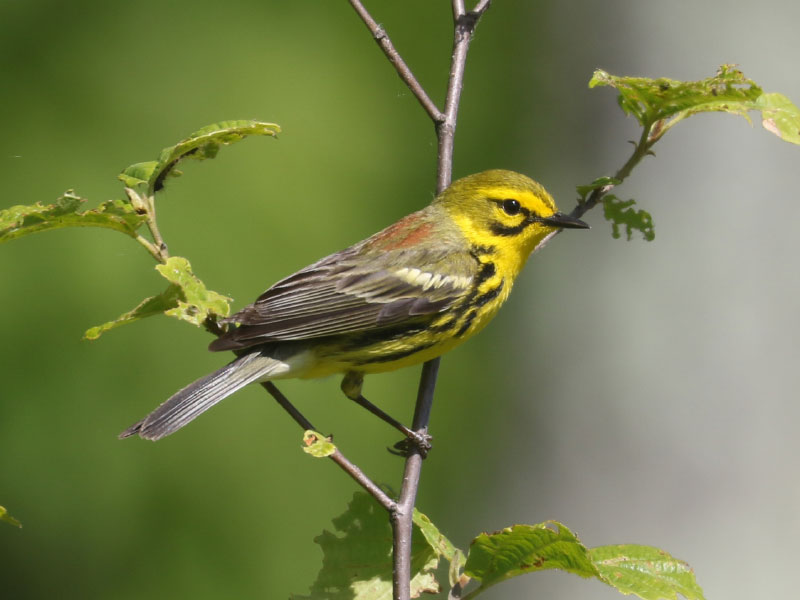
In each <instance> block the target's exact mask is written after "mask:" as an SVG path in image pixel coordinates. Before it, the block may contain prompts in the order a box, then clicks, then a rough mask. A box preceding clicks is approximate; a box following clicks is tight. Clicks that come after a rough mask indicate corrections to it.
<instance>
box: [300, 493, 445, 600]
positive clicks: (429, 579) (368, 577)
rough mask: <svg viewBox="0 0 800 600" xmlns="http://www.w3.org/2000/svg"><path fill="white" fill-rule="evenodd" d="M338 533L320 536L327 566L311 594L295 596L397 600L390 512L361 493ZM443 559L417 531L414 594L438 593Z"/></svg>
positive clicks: (340, 521)
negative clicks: (437, 571)
mask: <svg viewBox="0 0 800 600" xmlns="http://www.w3.org/2000/svg"><path fill="white" fill-rule="evenodd" d="M333 525H334V527H335V528H336V532H337V533H331V532H329V531H323V532H322V534H321V535H319V536H317V537H316V538H315V540H314V541H315V542H316V543H318V544H319V545H320V546H321V547H322V554H323V556H322V570H321V571H320V572H319V574H318V575H317V579H316V581H315V582H314V584H313V585H312V586H311V590H310V594H309V595H308V596H297V595H292V598H293V599H294V600H312V599H313V600H323V599H324V600H391V598H392V528H391V526H390V524H389V519H388V515H387V513H386V511H385V510H384V509H383V507H381V506H380V505H379V504H378V503H377V502H376V501H375V499H374V498H372V496H369V495H368V494H366V493H364V492H356V493H355V494H354V495H353V500H352V502H351V503H350V505H349V506H348V508H347V511H346V512H345V513H344V514H342V515H340V516H339V517H336V518H335V519H333ZM438 562H439V561H438V558H437V555H436V553H435V552H434V551H433V549H432V548H431V547H430V546H429V545H428V543H426V541H425V538H424V537H423V535H422V534H421V533H420V532H419V529H417V528H415V529H414V534H413V537H412V550H411V574H412V578H411V597H412V598H416V597H418V596H419V595H420V594H422V593H438V592H439V585H438V583H437V582H436V579H435V578H434V575H433V571H434V570H435V569H436V567H437V566H438Z"/></svg>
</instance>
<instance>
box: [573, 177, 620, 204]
mask: <svg viewBox="0 0 800 600" xmlns="http://www.w3.org/2000/svg"><path fill="white" fill-rule="evenodd" d="M620 183H622V181H621V180H619V179H615V178H614V177H598V178H597V179H595V180H594V181H593V182H592V183H590V184H588V185H576V186H575V189H577V190H578V195H580V197H581V201H583V200H586V196H588V195H589V194H591V193H592V192H593V191H595V190H598V189H603V188H607V189H611V188H612V187H614V186H615V185H619V184H620Z"/></svg>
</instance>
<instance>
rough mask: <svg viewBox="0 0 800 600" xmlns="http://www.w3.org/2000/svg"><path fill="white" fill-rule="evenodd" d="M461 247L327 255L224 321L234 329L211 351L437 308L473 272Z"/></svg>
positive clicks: (375, 323) (463, 287) (377, 323)
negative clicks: (366, 257)
mask: <svg viewBox="0 0 800 600" xmlns="http://www.w3.org/2000/svg"><path fill="white" fill-rule="evenodd" d="M459 250H460V248H454V247H453V246H451V245H448V244H442V245H440V246H438V247H436V248H433V249H431V248H425V249H402V250H389V251H386V252H380V253H375V254H374V255H372V256H369V257H368V258H369V260H366V261H365V260H364V255H363V254H358V247H357V246H354V247H352V248H348V249H347V250H343V251H342V252H339V253H336V254H332V255H331V256H328V257H326V258H324V259H322V260H321V261H319V262H317V263H314V264H313V265H310V266H309V267H306V268H305V269H303V270H301V271H298V272H297V273H295V274H293V275H290V276H289V277H287V278H286V279H283V280H282V281H279V282H278V283H276V284H275V285H274V286H272V287H271V288H270V289H268V290H267V291H266V292H264V293H263V294H262V295H261V296H260V297H259V298H258V300H256V301H255V302H254V303H253V304H251V305H250V306H247V307H245V308H244V309H242V310H241V311H239V312H238V313H236V314H235V315H233V316H232V317H230V318H229V319H227V320H228V321H229V322H234V323H238V324H239V327H238V328H237V329H235V330H233V331H231V332H229V333H227V334H225V335H224V336H222V337H220V338H218V339H217V340H215V341H214V342H213V343H212V344H211V346H210V349H211V350H233V349H240V348H246V347H248V346H253V345H256V344H260V343H264V342H266V341H271V340H301V339H310V338H318V337H323V336H329V335H337V334H343V333H349V332H354V331H362V330H364V329H369V328H373V327H383V326H387V325H392V324H396V323H400V322H402V321H406V320H409V319H419V318H421V317H423V316H424V315H429V314H434V313H438V312H441V311H442V310H445V309H446V308H448V307H449V306H451V305H452V304H453V303H454V302H455V301H457V300H458V299H459V298H461V297H463V295H464V294H465V292H466V291H467V290H468V289H469V286H470V284H471V281H472V277H473V276H474V274H475V272H476V270H477V261H476V260H475V258H474V257H473V256H472V255H470V254H469V253H468V252H464V251H463V250H461V251H459Z"/></svg>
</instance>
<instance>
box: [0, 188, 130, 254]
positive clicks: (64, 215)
mask: <svg viewBox="0 0 800 600" xmlns="http://www.w3.org/2000/svg"><path fill="white" fill-rule="evenodd" d="M85 202H86V200H84V199H83V198H81V197H80V196H76V195H75V194H73V193H72V191H71V190H70V191H67V192H65V193H64V195H63V196H61V197H60V198H59V199H58V200H56V201H55V203H53V204H48V205H43V204H41V203H39V202H37V203H36V204H31V205H19V206H12V207H11V208H7V209H5V210H2V211H0V243H2V242H7V241H9V240H13V239H16V238H19V237H22V236H24V235H28V234H31V233H38V232H40V231H47V230H50V229H60V228H62V227H104V228H106V229H114V230H115V231H121V232H122V233H125V234H127V235H129V236H131V237H136V230H137V229H138V228H139V226H140V225H141V224H142V223H143V222H144V220H145V217H144V216H143V215H140V214H137V213H136V211H135V210H134V208H133V206H131V204H130V203H129V202H126V201H124V200H109V201H108V202H103V203H102V204H101V205H100V206H98V207H97V208H94V209H92V210H86V211H83V212H81V210H80V209H81V208H82V207H83V205H84V203H85Z"/></svg>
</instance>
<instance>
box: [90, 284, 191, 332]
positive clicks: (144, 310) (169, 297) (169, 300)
mask: <svg viewBox="0 0 800 600" xmlns="http://www.w3.org/2000/svg"><path fill="white" fill-rule="evenodd" d="M179 298H180V288H179V287H178V286H177V285H170V286H169V287H167V289H166V290H164V291H163V292H162V293H160V294H158V295H157V296H150V297H149V298H145V299H144V300H142V301H141V302H140V303H139V304H138V305H137V306H136V307H135V308H133V309H132V310H129V311H128V312H126V313H123V314H121V315H120V316H118V317H117V318H116V319H114V320H113V321H108V322H107V323H103V324H102V325H96V326H94V327H91V328H89V329H87V330H86V333H84V334H83V339H85V340H96V339H97V338H99V337H100V336H101V335H102V334H104V333H105V332H106V331H108V330H110V329H114V328H115V327H119V326H120V325H126V324H127V323H133V322H134V321H138V320H139V319H144V318H145V317H152V316H153V315H160V314H162V313H164V312H166V311H168V310H170V309H174V308H176V307H177V306H178V299H179Z"/></svg>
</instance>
